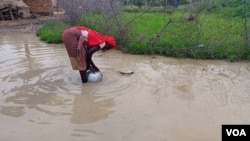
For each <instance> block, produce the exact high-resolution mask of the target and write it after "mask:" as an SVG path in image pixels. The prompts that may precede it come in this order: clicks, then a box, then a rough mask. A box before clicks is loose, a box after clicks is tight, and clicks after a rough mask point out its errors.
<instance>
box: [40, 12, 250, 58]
mask: <svg viewBox="0 0 250 141" xmlns="http://www.w3.org/2000/svg"><path fill="white" fill-rule="evenodd" d="M141 14H142V13H140V12H125V13H124V14H123V20H124V21H123V22H124V23H123V25H127V28H126V29H127V30H126V32H125V34H126V37H128V38H126V40H125V43H126V44H122V43H120V42H121V40H120V37H119V34H116V35H115V36H116V39H119V40H117V44H118V46H119V49H121V50H122V51H124V52H127V53H133V54H158V55H164V56H174V57H189V58H197V59H198V58H202V59H227V60H229V61H237V60H243V59H248V60H249V59H250V51H249V50H250V47H249V46H250V45H249V44H250V43H249V44H248V48H246V46H245V44H246V43H245V41H244V34H245V29H244V18H242V17H237V16H236V17H235V14H234V12H232V14H233V16H232V17H230V15H226V16H225V15H224V14H220V12H211V13H201V14H200V15H199V16H196V17H195V19H194V20H192V21H187V20H186V17H187V16H188V15H189V13H184V12H180V11H175V12H174V13H171V14H169V13H153V12H150V13H143V14H142V15H141ZM135 17H137V18H136V19H135V20H131V19H134V18H135ZM97 19H98V20H97ZM101 19H102V17H101V16H100V15H98V14H90V15H89V17H88V16H85V17H84V18H82V19H80V20H79V21H78V25H85V26H87V27H90V28H93V29H96V30H97V31H100V32H102V27H103V26H105V24H103V23H99V22H97V21H99V20H101ZM170 19H171V23H170V24H169V25H168V26H167V27H166V28H165V29H164V30H162V29H163V27H164V25H165V24H166V23H167V22H168V21H169V20H170ZM248 22H250V19H249V18H248ZM128 23H129V24H128ZM66 26H68V24H66V23H63V22H51V23H47V24H45V25H44V26H43V27H42V28H40V29H39V30H38V32H37V35H38V36H40V37H41V39H42V40H44V41H46V42H48V43H62V41H61V34H62V31H63V30H64V28H65V27H66ZM248 28H250V27H248ZM113 29H117V30H118V29H119V28H118V27H114V26H113ZM248 30H249V29H248ZM158 33H160V34H158ZM112 35H113V34H112ZM249 40H250V39H249ZM123 43H124V42H123Z"/></svg>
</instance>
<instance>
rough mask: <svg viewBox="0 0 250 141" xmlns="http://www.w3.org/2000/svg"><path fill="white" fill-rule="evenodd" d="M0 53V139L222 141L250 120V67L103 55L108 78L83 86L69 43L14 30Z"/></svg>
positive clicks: (5, 37)
mask: <svg viewBox="0 0 250 141" xmlns="http://www.w3.org/2000/svg"><path fill="white" fill-rule="evenodd" d="M0 54H1V56H0V79H1V81H0V92H1V95H0V118H1V121H0V123H1V126H0V130H1V133H0V140H19V141H24V140H25V141H27V140H38V141H39V140H41V141H42V140H48V141H54V140H61V141H68V140H83V139H84V140H89V141H92V140H103V141H110V140H116V141H135V140H146V141H147V140H148V141H150V140H175V141H179V140H180V141H182V140H190V141H191V140H192V141H195V140H197V141H198V140H203V141H211V140H213V141H219V140H220V139H221V138H220V131H221V130H220V126H221V124H227V123H228V124H230V123H231V124H246V123H249V122H250V120H249V118H248V117H249V116H250V111H249V108H248V107H249V103H250V97H249V91H250V87H249V85H250V81H249V79H248V78H249V77H250V71H249V68H250V64H249V63H248V62H237V63H229V62H224V61H204V60H200V61H199V60H190V59H173V58H166V57H160V56H157V57H156V58H152V57H150V56H139V55H128V54H122V53H121V52H119V51H109V52H105V53H102V52H98V53H96V54H95V55H94V61H95V62H96V64H97V65H98V67H99V68H100V69H101V71H102V73H103V75H104V78H103V81H102V82H99V83H87V84H82V83H81V79H80V75H79V73H78V72H77V71H73V70H71V66H70V62H69V59H68V56H67V54H66V50H65V48H64V45H63V44H46V43H44V42H42V41H40V40H39V39H38V38H37V37H36V36H35V35H33V34H12V33H9V34H6V35H1V38H0ZM120 68H131V69H133V70H134V71H135V73H134V74H132V75H122V74H120V73H119V69H120ZM201 127H206V129H204V128H203V130H201ZM191 131H192V132H191ZM27 134H28V135H29V136H26V135H27Z"/></svg>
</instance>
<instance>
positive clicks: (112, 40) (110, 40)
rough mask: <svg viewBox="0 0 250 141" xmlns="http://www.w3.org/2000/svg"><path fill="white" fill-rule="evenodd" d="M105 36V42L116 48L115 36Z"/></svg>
mask: <svg viewBox="0 0 250 141" xmlns="http://www.w3.org/2000/svg"><path fill="white" fill-rule="evenodd" d="M103 37H104V40H105V42H106V43H107V44H108V45H110V46H111V47H112V48H116V42H115V38H114V37H113V36H110V35H106V36H103Z"/></svg>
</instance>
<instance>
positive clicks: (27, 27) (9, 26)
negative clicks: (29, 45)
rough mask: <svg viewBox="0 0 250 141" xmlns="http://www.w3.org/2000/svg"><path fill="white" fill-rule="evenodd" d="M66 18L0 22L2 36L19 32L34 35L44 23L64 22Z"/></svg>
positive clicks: (44, 17) (56, 17)
mask: <svg viewBox="0 0 250 141" xmlns="http://www.w3.org/2000/svg"><path fill="white" fill-rule="evenodd" d="M64 18H65V17H64V16H63V15H57V16H41V17H38V18H30V19H16V20H6V21H0V34H5V33H9V32H19V33H32V32H35V31H37V29H38V28H39V27H41V26H42V25H43V24H44V23H46V22H48V21H53V20H62V19H64Z"/></svg>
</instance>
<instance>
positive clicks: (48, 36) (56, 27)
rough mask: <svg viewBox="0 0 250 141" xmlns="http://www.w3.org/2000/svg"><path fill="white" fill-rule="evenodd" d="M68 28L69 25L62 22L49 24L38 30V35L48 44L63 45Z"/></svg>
mask: <svg viewBox="0 0 250 141" xmlns="http://www.w3.org/2000/svg"><path fill="white" fill-rule="evenodd" d="M66 26H67V24H66V23H62V22H56V21H53V22H48V23H46V24H44V25H43V27H41V28H40V29H38V31H37V33H36V35H37V36H39V37H40V38H41V40H43V41H46V42H47V43H62V40H61V36H62V32H63V30H64V28H65V27H66Z"/></svg>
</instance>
